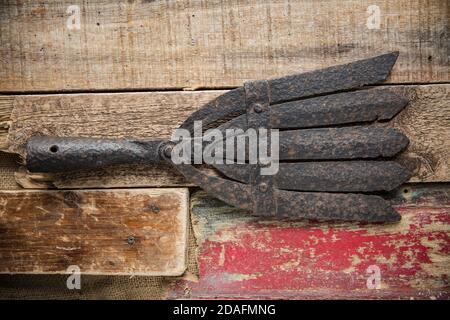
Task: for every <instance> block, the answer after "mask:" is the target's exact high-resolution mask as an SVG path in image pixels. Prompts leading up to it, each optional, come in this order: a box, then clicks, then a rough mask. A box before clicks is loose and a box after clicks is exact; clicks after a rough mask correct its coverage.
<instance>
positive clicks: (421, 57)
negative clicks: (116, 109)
mask: <svg viewBox="0 0 450 320" xmlns="http://www.w3.org/2000/svg"><path fill="white" fill-rule="evenodd" d="M73 4H76V3H68V2H66V1H62V0H58V1H40V2H36V1H32V0H28V1H20V2H16V1H8V2H5V1H2V2H1V4H0V15H1V16H0V19H1V21H2V24H1V29H0V34H1V37H0V56H1V57H2V58H1V59H0V79H1V81H0V92H1V91H4V92H6V91H16V92H17V91H25V90H26V91H60V90H77V91H81V90H84V91H91V90H124V89H127V90H132V89H155V88H171V89H181V88H198V87H210V88H211V87H224V86H225V87H227V86H239V85H241V84H242V82H243V81H245V80H249V79H263V78H267V77H272V76H277V75H285V74H290V73H294V72H302V71H309V70H313V69H317V68H320V67H325V66H329V65H333V64H337V63H343V62H349V61H353V60H357V59H360V58H367V57H369V56H373V55H376V54H377V53H384V52H387V51H393V50H399V51H400V59H399V61H398V63H397V64H396V66H395V67H394V71H393V74H392V77H391V80H390V82H396V83H398V82H408V83H410V82H444V81H447V80H448V79H449V69H448V64H449V55H448V50H449V43H448V37H449V34H448V33H449V29H448V21H449V19H450V17H449V9H448V8H449V4H448V1H446V0H431V1H427V2H423V1H420V0H397V1H389V0H379V1H376V3H374V2H373V1H372V0H362V1H340V0H330V1H307V0H301V1H290V0H276V1H258V0H250V1H235V0H232V1H216V0H213V1H191V0H182V1H177V0H174V1H125V0H121V1H113V2H109V1H106V2H105V1H101V0H91V1H89V2H80V3H79V10H80V29H79V30H77V29H75V30H74V29H72V30H70V29H68V27H67V21H68V20H69V17H70V14H68V13H67V12H66V11H67V9H68V7H69V5H73ZM371 5H377V6H378V8H379V10H380V18H379V20H380V26H379V29H368V27H367V21H368V19H370V15H371V14H370V13H369V12H368V10H369V6H371ZM72 21H73V19H70V23H71V24H72V25H73V22H72Z"/></svg>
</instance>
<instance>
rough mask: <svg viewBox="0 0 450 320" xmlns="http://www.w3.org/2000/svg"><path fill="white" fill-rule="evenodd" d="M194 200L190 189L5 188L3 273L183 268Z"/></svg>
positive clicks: (0, 200) (0, 242)
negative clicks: (60, 189)
mask: <svg viewBox="0 0 450 320" xmlns="http://www.w3.org/2000/svg"><path fill="white" fill-rule="evenodd" d="M188 201H189V196H188V191H187V190H186V189H128V190H104V191H101V190H83V191H25V190H17V191H15V190H9V191H0V273H8V274H11V273H35V274H36V273H63V274H64V273H66V270H67V268H68V267H69V266H71V265H77V266H78V267H79V268H80V270H81V273H82V274H128V275H147V276H149V275H165V276H178V275H181V274H183V272H184V271H185V270H186V253H187V252H186V248H187V230H188V210H187V206H188ZM153 206H156V207H158V209H159V211H158V212H155V211H154V210H153V209H152V208H153ZM129 237H133V239H134V241H133V242H132V243H129V242H128V241H129V240H128V238H129Z"/></svg>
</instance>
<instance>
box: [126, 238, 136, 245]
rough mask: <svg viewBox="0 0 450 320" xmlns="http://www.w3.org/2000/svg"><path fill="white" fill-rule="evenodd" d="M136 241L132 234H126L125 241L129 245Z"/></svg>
mask: <svg viewBox="0 0 450 320" xmlns="http://www.w3.org/2000/svg"><path fill="white" fill-rule="evenodd" d="M135 242H136V239H135V238H134V237H133V236H128V238H127V243H128V244H129V245H130V246H131V245H133V244H134V243H135Z"/></svg>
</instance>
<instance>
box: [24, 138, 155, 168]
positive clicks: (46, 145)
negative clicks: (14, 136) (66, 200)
mask: <svg viewBox="0 0 450 320" xmlns="http://www.w3.org/2000/svg"><path fill="white" fill-rule="evenodd" d="M162 143H164V142H163V141H161V140H129V139H97V138H78V137H67V138H62V137H48V136H41V137H33V138H31V139H30V140H28V142H27V145H26V166H27V169H28V171H30V172H66V171H73V170H82V169H94V168H99V167H103V166H109V165H117V164H135V163H149V162H150V163H151V162H162V161H164V159H163V158H162V157H160V155H159V150H160V147H161V146H162Z"/></svg>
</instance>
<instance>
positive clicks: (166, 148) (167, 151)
mask: <svg viewBox="0 0 450 320" xmlns="http://www.w3.org/2000/svg"><path fill="white" fill-rule="evenodd" d="M172 150H173V146H172V145H170V144H166V145H165V146H164V148H163V153H164V156H166V157H167V158H171V157H172Z"/></svg>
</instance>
